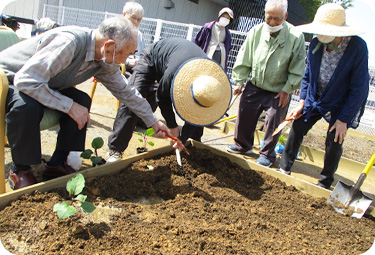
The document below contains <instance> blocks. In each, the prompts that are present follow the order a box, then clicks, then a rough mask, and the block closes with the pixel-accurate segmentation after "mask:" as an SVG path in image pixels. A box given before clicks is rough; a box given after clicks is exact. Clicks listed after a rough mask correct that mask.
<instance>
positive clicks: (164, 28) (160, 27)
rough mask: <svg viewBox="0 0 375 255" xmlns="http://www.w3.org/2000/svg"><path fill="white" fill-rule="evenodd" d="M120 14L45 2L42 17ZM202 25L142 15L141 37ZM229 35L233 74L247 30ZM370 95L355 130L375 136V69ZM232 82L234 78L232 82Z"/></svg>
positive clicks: (76, 21)
mask: <svg viewBox="0 0 375 255" xmlns="http://www.w3.org/2000/svg"><path fill="white" fill-rule="evenodd" d="M116 15H119V14H117V13H109V12H97V11H90V10H82V9H76V8H68V7H60V8H59V7H58V6H53V5H44V10H43V17H49V18H51V19H52V20H55V21H57V23H59V24H61V25H78V26H85V27H89V28H92V29H94V28H97V27H98V26H99V24H100V23H101V21H103V20H104V19H105V18H108V17H112V16H116ZM260 22H262V20H261V19H259V18H256V19H250V20H248V22H247V21H246V20H244V21H243V24H246V25H245V27H246V30H245V31H248V30H249V29H250V28H251V26H254V25H256V24H258V23H260ZM200 28H201V26H197V25H193V24H184V23H178V22H171V21H165V20H160V19H151V18H144V19H143V20H142V23H141V25H140V27H139V30H140V31H141V32H142V33H143V39H144V40H145V44H146V45H148V44H151V43H153V42H156V41H158V40H160V39H164V38H169V37H182V38H186V39H187V40H190V41H191V40H193V39H194V37H195V35H196V34H197V33H198V31H199V30H200ZM230 32H231V36H232V49H231V51H230V52H229V57H228V77H229V78H231V76H232V69H233V66H234V63H235V61H236V57H237V54H238V51H239V49H240V47H241V45H242V44H243V42H244V40H245V39H246V33H245V32H240V31H235V30H230ZM370 77H371V80H370V94H369V97H368V100H367V104H366V111H365V115H364V116H363V118H362V120H361V125H360V127H359V128H358V130H359V131H360V132H362V133H367V134H370V135H375V123H374V120H375V70H374V69H371V70H370ZM232 84H233V81H232ZM298 99H299V91H298V90H297V91H295V92H294V94H293V95H292V101H291V105H290V109H293V108H294V107H295V106H296V104H297V103H298Z"/></svg>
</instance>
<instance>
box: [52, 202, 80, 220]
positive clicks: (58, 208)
mask: <svg viewBox="0 0 375 255" xmlns="http://www.w3.org/2000/svg"><path fill="white" fill-rule="evenodd" d="M53 211H54V212H57V217H59V219H60V220H63V219H67V218H69V217H70V216H72V215H74V214H75V213H76V212H77V209H76V208H75V207H74V206H71V205H69V204H68V203H67V202H62V203H61V204H55V205H54V206H53Z"/></svg>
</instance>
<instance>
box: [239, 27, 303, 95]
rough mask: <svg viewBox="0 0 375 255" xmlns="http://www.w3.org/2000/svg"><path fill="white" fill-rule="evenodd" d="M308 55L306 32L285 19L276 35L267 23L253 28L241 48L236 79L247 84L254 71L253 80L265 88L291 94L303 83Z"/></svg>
mask: <svg viewBox="0 0 375 255" xmlns="http://www.w3.org/2000/svg"><path fill="white" fill-rule="evenodd" d="M305 57H306V51H305V41H304V36H303V34H302V33H300V32H298V31H296V30H294V27H293V26H292V25H290V24H289V23H287V22H284V27H283V29H282V30H281V31H280V33H279V35H278V36H277V37H276V38H273V37H271V36H270V33H269V32H267V31H266V28H265V26H264V23H263V24H260V25H257V26H255V27H254V28H252V29H251V30H250V31H249V33H248V35H247V37H246V40H245V42H244V43H243V45H242V46H241V49H240V51H239V52H238V55H237V59H236V63H235V65H234V68H233V71H232V79H234V80H235V81H236V84H237V85H243V84H244V82H245V81H246V79H247V78H248V76H249V75H250V81H251V82H252V83H253V84H254V85H255V86H257V87H259V88H261V89H264V90H267V91H271V92H276V93H278V92H280V91H281V90H283V91H285V92H286V93H288V94H290V93H292V92H293V91H294V90H296V89H298V88H299V87H300V85H301V80H302V77H303V73H304V70H305Z"/></svg>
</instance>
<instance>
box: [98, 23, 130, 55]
mask: <svg viewBox="0 0 375 255" xmlns="http://www.w3.org/2000/svg"><path fill="white" fill-rule="evenodd" d="M98 32H99V36H100V37H101V38H103V39H112V40H113V41H115V45H116V50H121V49H122V47H124V45H125V43H126V42H128V41H129V40H130V39H131V38H134V37H135V38H137V29H136V28H135V27H134V25H133V24H132V23H131V22H130V21H129V20H128V19H126V18H124V17H122V16H115V17H112V18H108V19H105V20H104V21H103V22H102V23H101V24H100V25H99V28H98Z"/></svg>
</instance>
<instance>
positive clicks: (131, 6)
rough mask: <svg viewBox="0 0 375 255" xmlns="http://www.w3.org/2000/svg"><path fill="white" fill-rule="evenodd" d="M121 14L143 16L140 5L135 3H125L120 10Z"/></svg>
mask: <svg viewBox="0 0 375 255" xmlns="http://www.w3.org/2000/svg"><path fill="white" fill-rule="evenodd" d="M122 12H123V13H124V12H126V13H128V14H132V13H141V14H142V16H143V15H144V10H143V7H142V5H140V4H139V3H137V2H126V3H125V5H124V9H123V10H122Z"/></svg>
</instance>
